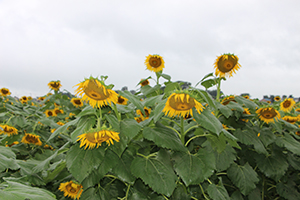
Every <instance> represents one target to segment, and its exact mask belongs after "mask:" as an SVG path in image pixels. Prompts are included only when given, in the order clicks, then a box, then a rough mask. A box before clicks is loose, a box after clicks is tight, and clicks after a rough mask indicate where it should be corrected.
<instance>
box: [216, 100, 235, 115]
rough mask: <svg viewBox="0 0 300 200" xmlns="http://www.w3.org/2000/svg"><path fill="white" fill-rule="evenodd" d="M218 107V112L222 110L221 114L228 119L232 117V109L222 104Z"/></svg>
mask: <svg viewBox="0 0 300 200" xmlns="http://www.w3.org/2000/svg"><path fill="white" fill-rule="evenodd" d="M216 107H217V108H218V110H220V112H221V113H222V114H223V115H224V116H225V117H226V118H228V117H230V116H231V115H232V113H233V112H232V110H231V109H230V108H228V107H227V106H224V105H222V104H220V103H217V105H216Z"/></svg>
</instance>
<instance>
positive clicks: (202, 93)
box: [193, 89, 216, 109]
mask: <svg viewBox="0 0 300 200" xmlns="http://www.w3.org/2000/svg"><path fill="white" fill-rule="evenodd" d="M193 91H195V92H197V94H199V95H200V96H201V98H202V99H203V100H204V101H205V102H206V103H208V105H209V106H210V107H212V108H214V109H216V105H215V101H214V100H213V98H212V96H211V95H210V94H209V93H208V92H206V91H203V90H200V89H194V90H193Z"/></svg>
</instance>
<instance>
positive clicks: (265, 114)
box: [256, 107, 281, 124]
mask: <svg viewBox="0 0 300 200" xmlns="http://www.w3.org/2000/svg"><path fill="white" fill-rule="evenodd" d="M256 113H257V114H258V116H259V118H260V119H261V120H262V121H264V122H266V123H267V124H268V123H269V122H272V123H274V120H278V119H280V118H281V117H280V114H279V112H278V111H277V110H276V109H275V108H273V107H265V108H260V109H258V110H257V111H256Z"/></svg>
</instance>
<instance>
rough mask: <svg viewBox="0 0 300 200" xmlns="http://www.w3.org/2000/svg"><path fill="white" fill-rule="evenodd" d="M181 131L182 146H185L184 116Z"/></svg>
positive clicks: (181, 119)
mask: <svg viewBox="0 0 300 200" xmlns="http://www.w3.org/2000/svg"><path fill="white" fill-rule="evenodd" d="M180 129H181V136H180V139H181V142H182V144H183V145H184V144H185V132H184V119H183V117H182V116H181V117H180Z"/></svg>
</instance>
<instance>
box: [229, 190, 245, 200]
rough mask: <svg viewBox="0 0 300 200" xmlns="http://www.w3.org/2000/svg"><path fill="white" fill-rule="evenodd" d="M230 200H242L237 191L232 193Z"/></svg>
mask: <svg viewBox="0 0 300 200" xmlns="http://www.w3.org/2000/svg"><path fill="white" fill-rule="evenodd" d="M230 198H231V200H244V198H243V196H242V194H241V192H240V191H238V190H236V191H234V192H233V193H232V195H231V197H230Z"/></svg>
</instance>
